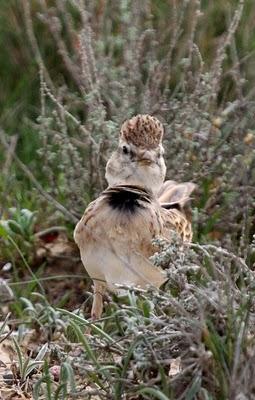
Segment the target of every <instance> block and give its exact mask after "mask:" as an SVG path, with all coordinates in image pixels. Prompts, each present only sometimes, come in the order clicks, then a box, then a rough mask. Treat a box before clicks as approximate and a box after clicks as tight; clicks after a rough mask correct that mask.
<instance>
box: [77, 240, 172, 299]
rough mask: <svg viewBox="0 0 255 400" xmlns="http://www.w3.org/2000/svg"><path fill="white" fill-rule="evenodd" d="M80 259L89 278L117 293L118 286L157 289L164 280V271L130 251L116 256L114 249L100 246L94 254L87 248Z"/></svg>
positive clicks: (92, 250) (90, 248)
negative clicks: (103, 282)
mask: <svg viewBox="0 0 255 400" xmlns="http://www.w3.org/2000/svg"><path fill="white" fill-rule="evenodd" d="M81 259H82V262H83V264H84V266H85V268H86V270H87V272H88V274H89V275H90V277H91V278H92V279H95V280H97V279H98V280H102V281H105V282H106V284H107V286H108V288H109V289H110V290H112V291H118V285H125V286H133V287H134V286H135V287H138V286H139V287H141V288H145V287H147V286H149V285H153V286H156V287H159V286H161V285H162V284H163V283H164V282H165V280H166V274H165V272H164V271H161V270H159V269H158V268H157V267H155V266H154V265H153V264H152V263H150V262H149V260H147V259H146V258H144V257H143V256H142V255H139V254H136V253H134V252H130V251H129V252H128V254H125V253H124V254H119V252H118V254H116V252H115V251H114V249H109V248H106V247H104V246H101V247H99V248H98V249H97V251H96V252H95V248H94V247H93V246H87V247H86V251H85V252H83V253H82V254H81Z"/></svg>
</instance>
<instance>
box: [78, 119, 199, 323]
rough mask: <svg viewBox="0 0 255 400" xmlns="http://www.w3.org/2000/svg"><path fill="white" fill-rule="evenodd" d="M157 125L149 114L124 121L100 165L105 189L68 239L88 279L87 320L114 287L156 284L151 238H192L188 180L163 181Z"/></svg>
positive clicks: (160, 279)
mask: <svg viewBox="0 0 255 400" xmlns="http://www.w3.org/2000/svg"><path fill="white" fill-rule="evenodd" d="M163 133H164V130H163V125H162V124H161V123H160V122H159V121H158V120H157V119H156V118H155V117H152V116H150V115H137V116H135V117H133V118H131V119H130V120H128V121H125V122H124V124H123V125H122V127H121V130H120V137H119V145H118V148H117V150H116V151H115V152H114V153H113V154H112V156H111V158H110V159H109V161H108V163H107V165H106V180H107V182H108V184H109V186H108V188H107V189H106V190H105V191H103V192H102V193H101V194H100V195H99V197H98V198H97V199H96V200H95V201H93V202H92V203H90V204H89V206H88V207H87V209H86V210H85V212H84V215H83V217H82V218H81V220H80V221H79V222H78V224H77V225H76V228H75V231H74V240H75V242H76V243H77V245H78V247H79V249H80V254H81V259H82V262H83V264H84V266H85V268H86V270H87V272H88V274H89V275H90V277H91V278H92V280H93V284H94V285H93V290H94V297H93V304H92V311H91V316H92V319H98V318H100V316H101V314H102V310H103V301H102V298H103V295H104V293H105V290H106V289H107V288H108V289H109V290H111V291H113V292H121V290H119V289H118V285H125V286H133V287H137V286H139V287H142V288H145V287H147V286H148V285H153V286H154V287H157V288H158V287H160V286H161V285H162V284H163V283H164V282H165V281H166V279H167V277H166V272H165V271H164V270H162V269H161V268H159V267H156V266H154V265H153V264H152V263H151V262H150V260H149V257H151V256H152V255H153V254H154V253H155V247H154V246H153V245H152V239H153V238H156V237H164V238H165V239H169V240H170V238H171V232H170V231H172V230H175V231H176V232H177V233H179V234H180V235H181V237H182V238H183V240H185V241H190V240H191V239H192V228H191V223H190V221H189V220H188V218H187V216H186V215H185V211H184V207H185V204H186V203H187V201H188V200H189V198H190V194H191V193H192V191H193V190H194V188H195V185H194V184H193V183H190V182H187V183H182V184H178V183H176V182H175V181H166V182H165V183H164V179H165V174H166V166H165V162H164V157H163V154H164V149H163V146H162V138H163Z"/></svg>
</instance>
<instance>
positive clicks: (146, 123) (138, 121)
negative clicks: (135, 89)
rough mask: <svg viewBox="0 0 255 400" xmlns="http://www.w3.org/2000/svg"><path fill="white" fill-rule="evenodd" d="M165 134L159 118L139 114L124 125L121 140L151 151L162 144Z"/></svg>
mask: <svg viewBox="0 0 255 400" xmlns="http://www.w3.org/2000/svg"><path fill="white" fill-rule="evenodd" d="M163 134H164V128H163V125H162V123H161V122H160V121H159V120H158V119H157V118H155V117H152V116H151V115H141V114H139V115H136V116H135V117H133V118H131V119H129V120H127V121H125V122H124V123H123V125H122V127H121V131H120V138H121V139H124V140H126V141H127V143H132V144H134V145H135V146H138V147H141V148H144V149H148V150H151V149H155V148H157V147H158V146H159V145H160V144H161V142H162V138H163Z"/></svg>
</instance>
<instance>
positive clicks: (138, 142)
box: [105, 115, 166, 195]
mask: <svg viewBox="0 0 255 400" xmlns="http://www.w3.org/2000/svg"><path fill="white" fill-rule="evenodd" d="M163 133H164V129H163V125H162V124H161V122H159V121H158V119H156V118H155V117H152V116H150V115H137V116H135V117H133V118H131V119H130V120H128V121H125V122H124V123H123V125H122V127H121V131H120V138H119V145H118V148H117V150H116V151H115V152H114V153H113V154H112V156H111V158H110V159H109V161H108V163H107V165H106V175H105V176H106V180H107V182H108V184H109V185H110V186H115V185H123V184H125V185H138V186H142V187H145V188H147V189H149V190H151V191H152V192H153V193H154V194H155V195H157V193H158V191H159V189H160V187H161V186H162V184H163V181H164V179H165V173H166V166H165V162H164V157H163V154H164V149H163V146H162V138H163Z"/></svg>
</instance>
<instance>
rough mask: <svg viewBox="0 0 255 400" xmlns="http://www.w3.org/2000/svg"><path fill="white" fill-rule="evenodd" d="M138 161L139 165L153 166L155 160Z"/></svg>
mask: <svg viewBox="0 0 255 400" xmlns="http://www.w3.org/2000/svg"><path fill="white" fill-rule="evenodd" d="M136 161H137V162H138V163H139V165H151V164H152V163H153V160H151V159H150V158H141V159H138V160H136Z"/></svg>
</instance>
